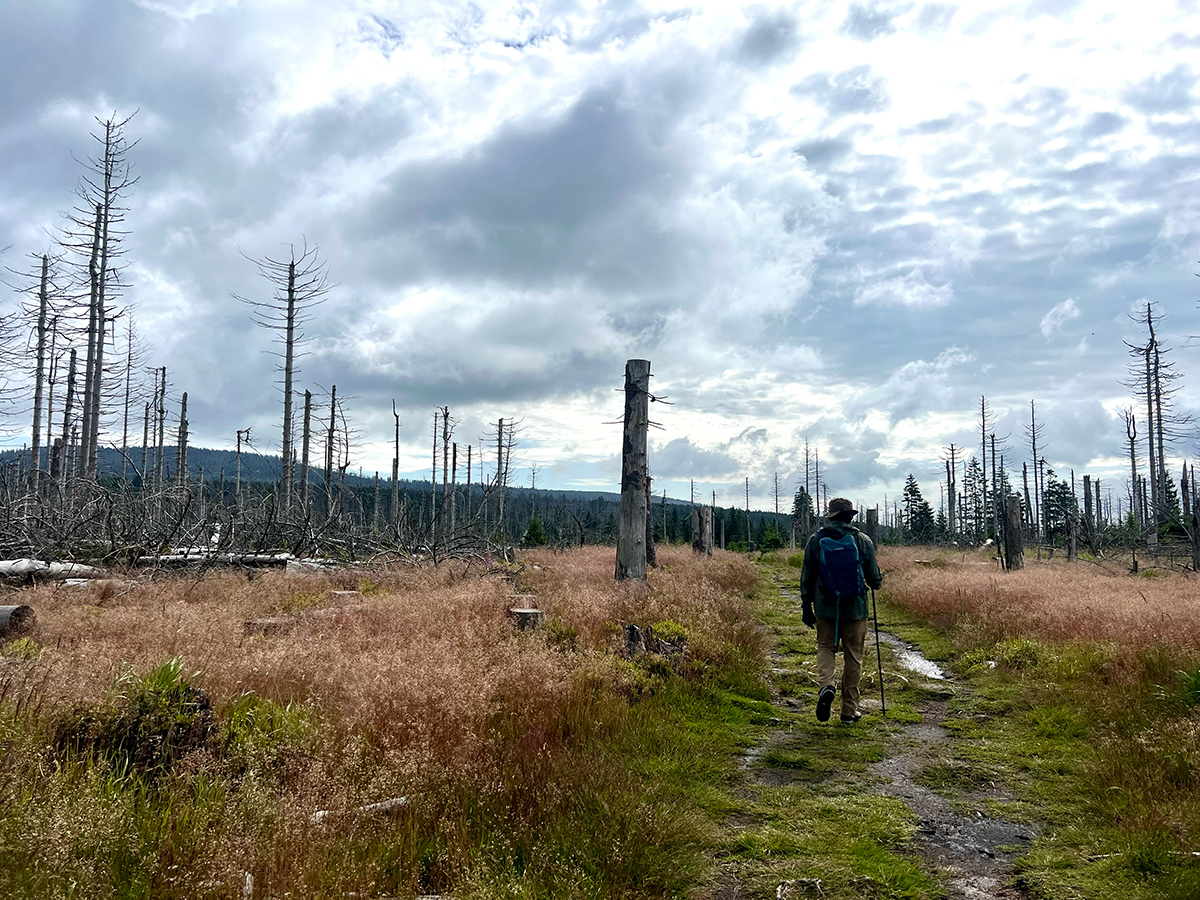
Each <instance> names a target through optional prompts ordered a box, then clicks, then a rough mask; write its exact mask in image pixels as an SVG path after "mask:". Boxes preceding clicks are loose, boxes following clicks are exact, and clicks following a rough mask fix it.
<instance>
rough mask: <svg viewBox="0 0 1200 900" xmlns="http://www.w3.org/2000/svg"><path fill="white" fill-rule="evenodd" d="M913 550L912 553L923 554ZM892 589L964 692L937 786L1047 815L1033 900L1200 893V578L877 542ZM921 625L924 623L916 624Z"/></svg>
mask: <svg viewBox="0 0 1200 900" xmlns="http://www.w3.org/2000/svg"><path fill="white" fill-rule="evenodd" d="M918 561H919V562H918ZM881 563H882V564H883V566H884V567H885V569H886V570H887V571H888V576H887V579H886V582H885V592H884V593H885V595H886V597H887V600H888V603H889V605H890V607H891V608H892V609H893V610H896V611H898V612H901V613H903V614H904V615H905V616H907V617H909V618H910V619H911V621H912V622H913V623H914V624H916V623H920V624H919V626H918V632H917V633H915V636H917V637H919V636H920V635H919V632H920V631H922V630H923V631H926V632H927V631H928V630H929V628H930V627H932V628H933V629H935V630H936V634H935V635H934V636H932V638H931V640H930V641H929V645H930V646H933V647H936V648H939V649H940V651H941V652H940V655H941V657H942V658H943V659H944V660H947V661H948V662H949V663H950V665H951V667H952V668H953V669H954V670H955V671H957V672H958V673H959V674H960V676H961V677H962V678H963V679H964V680H965V681H966V683H967V685H968V686H969V687H970V690H968V691H965V692H962V693H961V694H960V696H959V698H958V699H957V700H955V701H952V702H951V704H950V715H951V718H950V719H948V720H947V721H946V723H945V724H946V726H947V727H949V728H950V729H951V730H952V732H953V733H954V740H953V741H952V747H953V750H954V752H953V755H952V756H950V757H949V758H947V759H946V760H945V761H944V762H943V763H942V764H940V765H938V766H934V767H931V769H930V770H929V771H927V772H926V773H925V779H926V781H927V783H928V784H929V785H930V786H933V787H944V788H946V789H949V790H953V789H956V788H957V789H967V790H969V789H971V788H972V787H979V786H982V785H991V784H1002V785H1005V786H1007V787H1008V788H1009V789H1010V790H1011V791H1012V793H1013V795H1014V799H1013V800H1011V801H1008V802H1003V803H997V804H996V806H997V812H999V813H1002V814H1003V815H1005V816H1008V817H1009V818H1015V819H1017V820H1026V821H1030V822H1040V823H1043V826H1044V827H1043V830H1042V835H1041V837H1040V838H1039V839H1038V840H1037V841H1035V843H1034V845H1033V848H1032V851H1031V852H1030V853H1029V854H1028V856H1026V857H1025V858H1024V860H1022V862H1021V864H1020V867H1019V878H1020V882H1021V883H1022V884H1023V885H1024V886H1025V887H1026V888H1027V889H1028V890H1029V891H1030V893H1031V894H1032V895H1033V896H1035V897H1047V898H1059V897H1063V898H1074V897H1097V898H1100V897H1128V898H1146V900H1150V898H1156V900H1157V898H1177V900H1184V898H1196V897H1200V582H1198V581H1197V578H1196V576H1195V575H1192V574H1189V573H1183V572H1168V571H1164V570H1155V569H1151V570H1148V571H1143V572H1142V573H1141V574H1140V575H1131V574H1129V573H1128V571H1127V570H1125V569H1124V568H1118V567H1115V566H1113V565H1101V564H1098V563H1096V562H1092V561H1086V560H1080V561H1078V562H1073V563H1072V562H1068V561H1066V560H1054V561H1040V562H1038V561H1032V560H1027V565H1026V568H1025V569H1023V570H1021V571H1018V572H1012V573H1004V572H998V571H997V570H996V564H995V562H993V561H992V560H991V559H989V558H988V557H986V556H984V555H982V554H979V553H971V552H968V553H949V552H946V551H937V550H932V549H929V548H903V549H902V548H887V549H885V550H884V552H883V554H882V555H881ZM922 626H923V627H922Z"/></svg>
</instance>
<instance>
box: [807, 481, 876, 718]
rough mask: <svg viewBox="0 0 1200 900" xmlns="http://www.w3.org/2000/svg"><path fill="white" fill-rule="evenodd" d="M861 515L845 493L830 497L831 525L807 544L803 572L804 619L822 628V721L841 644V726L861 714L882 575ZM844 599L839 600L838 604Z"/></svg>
mask: <svg viewBox="0 0 1200 900" xmlns="http://www.w3.org/2000/svg"><path fill="white" fill-rule="evenodd" d="M856 515H858V511H857V510H855V508H854V504H853V503H851V502H850V501H849V500H847V499H846V498H845V497H834V498H833V499H832V500H830V501H829V509H828V510H827V511H826V517H827V518H828V519H829V524H827V525H826V526H825V527H824V528H822V529H821V530H820V531H818V532H817V533H816V534H814V535H813V536H812V537H811V538H809V540H808V546H807V547H805V548H804V568H803V569H802V570H801V573H800V600H801V604H802V606H801V609H802V618H803V620H804V624H805V625H807V626H808V627H809V628H814V627H815V628H816V629H817V680H818V681H819V682H820V684H821V689H820V691H819V692H818V693H817V719H818V720H819V721H821V722H828V721H829V711H830V708H831V707H832V706H833V698H834V694H835V693H836V690H835V688H834V680H833V674H834V667H835V665H836V664H837V649H838V644H839V643H840V644H841V647H842V654H843V659H844V663H843V666H842V724H844V725H853V724H854V723H855V722H857V721H858V720H859V719H861V718H862V713H860V712H859V711H858V698H859V690H858V682H859V678H860V677H861V676H862V662H863V642H864V641H865V640H866V637H867V621H868V618H869V614H868V612H867V588H868V587H870V588H872V589H874V588H878V587H879V586H880V585H881V584H882V583H883V574H882V573H881V572H880V571H879V564H878V563H876V562H875V545H874V544H873V543H872V542H871V539H870V538H869V537H867V536H866V535H865V534H863V533H862V532H861V531H859V530H858V529H857V528H855V527H854V526H853V525H851V524H850V521H851V520H852V519H853V518H854V517H855V516H856ZM839 598H840V602H839Z"/></svg>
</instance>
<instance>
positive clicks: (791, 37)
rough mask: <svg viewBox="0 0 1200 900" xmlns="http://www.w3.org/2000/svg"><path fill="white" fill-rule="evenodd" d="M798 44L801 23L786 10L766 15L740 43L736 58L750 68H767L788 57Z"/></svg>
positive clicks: (747, 30) (743, 36)
mask: <svg viewBox="0 0 1200 900" xmlns="http://www.w3.org/2000/svg"><path fill="white" fill-rule="evenodd" d="M799 43H800V31H799V23H798V22H797V20H796V18H795V17H794V16H793V15H791V14H790V13H789V12H787V11H785V10H775V11H774V12H764V13H762V14H761V15H759V16H758V17H757V18H756V19H755V20H754V21H753V22H752V23H751V24H750V27H749V28H747V29H746V31H745V33H744V34H743V35H742V37H741V40H739V41H738V47H737V57H738V59H739V60H741V61H742V62H744V63H748V64H750V65H755V66H758V65H767V64H770V63H773V62H777V61H778V60H780V59H782V58H783V57H785V56H787V55H788V54H789V53H791V52H792V51H793V50H795V49H796V47H797V46H799Z"/></svg>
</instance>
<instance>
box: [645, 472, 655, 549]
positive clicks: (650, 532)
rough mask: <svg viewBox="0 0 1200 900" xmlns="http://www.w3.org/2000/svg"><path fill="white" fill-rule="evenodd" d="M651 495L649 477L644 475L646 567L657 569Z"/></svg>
mask: <svg viewBox="0 0 1200 900" xmlns="http://www.w3.org/2000/svg"><path fill="white" fill-rule="evenodd" d="M652 501H653V493H652V491H651V489H650V476H649V474H647V475H646V565H647V566H649V567H651V568H655V569H657V568H658V548H656V547H655V546H654V516H653V515H651V512H650V511H651V510H652V509H653V505H652Z"/></svg>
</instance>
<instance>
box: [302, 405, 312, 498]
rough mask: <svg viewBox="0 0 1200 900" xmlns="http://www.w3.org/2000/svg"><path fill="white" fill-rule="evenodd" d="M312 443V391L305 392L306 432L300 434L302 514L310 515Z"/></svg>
mask: <svg viewBox="0 0 1200 900" xmlns="http://www.w3.org/2000/svg"><path fill="white" fill-rule="evenodd" d="M311 441H312V391H305V392H304V430H303V431H302V432H301V434H300V512H301V515H304V516H307V515H308V451H309V449H310V446H311Z"/></svg>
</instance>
